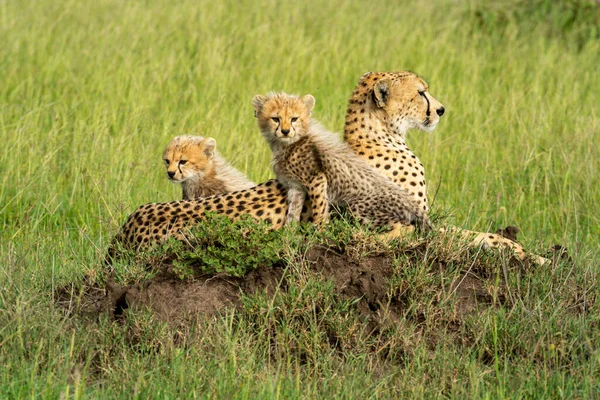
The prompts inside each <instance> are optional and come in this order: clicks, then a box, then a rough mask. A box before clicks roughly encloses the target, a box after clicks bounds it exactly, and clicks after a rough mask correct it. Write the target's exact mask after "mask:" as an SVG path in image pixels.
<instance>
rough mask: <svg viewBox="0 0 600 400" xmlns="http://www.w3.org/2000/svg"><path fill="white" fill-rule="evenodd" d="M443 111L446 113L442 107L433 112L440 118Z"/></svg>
mask: <svg viewBox="0 0 600 400" xmlns="http://www.w3.org/2000/svg"><path fill="white" fill-rule="evenodd" d="M444 111H446V109H445V108H444V107H440V108H438V109H437V110H435V112H436V113H437V115H439V116H440V117H441V116H442V115H444Z"/></svg>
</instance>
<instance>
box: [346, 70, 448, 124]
mask: <svg viewBox="0 0 600 400" xmlns="http://www.w3.org/2000/svg"><path fill="white" fill-rule="evenodd" d="M358 90H359V91H361V92H363V91H364V92H366V93H365V94H366V102H365V103H366V106H367V107H368V108H370V109H371V110H373V111H375V112H376V113H377V114H378V115H379V116H380V118H381V120H382V122H383V123H384V124H385V125H387V126H388V127H389V128H391V129H392V131H394V132H396V133H398V134H401V135H403V134H404V133H405V132H406V131H407V130H408V129H411V128H416V129H420V130H423V131H427V132H431V131H433V130H434V129H435V127H436V126H437V124H438V122H439V121H440V117H441V116H442V115H444V111H445V110H444V106H443V105H442V104H441V103H440V102H439V101H438V100H437V99H436V98H435V97H433V96H432V95H431V93H429V86H428V85H427V83H426V82H425V81H424V80H423V79H421V78H420V77H419V76H417V75H416V74H413V73H412V72H406V71H403V72H369V73H366V74H365V75H363V76H362V77H361V78H360V81H359V83H358Z"/></svg>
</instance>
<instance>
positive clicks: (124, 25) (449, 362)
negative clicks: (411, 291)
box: [0, 0, 600, 398]
mask: <svg viewBox="0 0 600 400" xmlns="http://www.w3.org/2000/svg"><path fill="white" fill-rule="evenodd" d="M486 3H487V2H484V1H482V0H481V1H477V0H473V1H465V2H455V1H450V0H447V1H445V0H439V1H434V2H420V1H404V2H399V3H398V4H390V2H388V1H383V0H374V1H368V2H367V1H353V2H343V1H338V0H334V1H330V2H317V1H308V2H297V4H291V3H289V2H276V1H269V0H255V1H246V0H241V1H235V2H234V1H222V2H221V1H192V0H183V1H179V2H171V1H166V0H155V1H149V0H148V1H128V2H124V1H116V0H97V1H74V0H64V1H50V0H39V1H30V0H23V1H3V2H0V71H1V73H0V76H1V80H0V81H1V84H0V142H1V143H2V146H0V182H1V183H0V239H1V244H0V260H1V261H0V365H2V366H3V367H2V369H1V370H0V393H3V394H5V395H6V396H7V397H17V398H18V397H31V396H34V395H35V396H39V397H50V398H54V397H58V396H59V395H61V394H63V393H65V394H69V395H73V396H75V397H80V396H81V397H86V396H90V397H94V396H96V397H97V396H99V395H100V394H105V395H109V396H114V397H119V396H121V397H127V398H129V397H131V396H133V395H135V396H137V397H140V398H146V397H148V396H157V397H162V395H165V396H167V395H168V396H171V397H178V396H179V397H188V396H189V397H192V396H199V397H200V396H206V397H210V396H233V397H242V398H243V397H257V396H260V397H263V396H266V397H278V396H279V397H301V396H308V397H320V396H327V397H329V396H331V397H340V398H357V397H369V396H374V397H386V396H397V395H406V396H409V395H411V396H412V395H415V396H417V397H432V396H437V395H443V396H450V397H454V396H456V397H471V396H475V397H486V396H489V397H491V398H496V397H549V396H562V397H575V398H586V397H588V398H589V397H594V396H598V390H599V389H598V382H597V381H596V377H597V376H599V375H598V374H599V368H598V365H599V361H600V359H599V357H600V356H599V353H598V351H597V344H596V343H598V341H597V340H596V341H594V339H598V332H599V330H598V309H597V307H595V306H594V307H592V308H591V309H590V311H589V312H587V313H584V314H581V315H579V316H578V317H574V316H572V315H563V314H560V313H559V314H555V315H552V314H551V310H550V309H551V308H552V307H554V306H557V304H562V303H561V302H562V301H563V300H564V299H563V298H561V297H559V298H556V297H555V296H554V295H555V294H556V295H557V296H559V295H560V296H563V295H565V296H566V294H564V293H563V292H561V291H560V290H559V289H560V284H559V282H560V281H559V280H558V279H557V278H558V277H572V276H575V277H576V280H577V282H578V287H581V288H585V290H588V291H591V292H594V291H597V290H598V287H597V281H596V279H597V273H598V262H599V261H600V254H599V247H598V237H599V236H600V219H599V217H598V215H599V214H598V211H597V209H598V207H597V204H598V203H599V202H600V185H598V178H597V174H598V171H600V161H599V160H600V147H599V146H598V145H597V137H598V135H599V134H600V114H599V112H598V104H600V74H599V73H598V66H597V65H598V59H599V58H598V54H600V38H599V33H598V32H599V28H598V23H599V19H598V12H599V11H598V7H597V6H596V5H595V2H594V1H588V2H586V1H585V0H581V1H561V2H553V1H546V0H536V1H535V2H530V4H534V5H535V6H527V4H526V3H527V2H521V1H517V0H515V1H512V2H510V3H509V4H508V5H507V6H506V7H505V8H502V7H499V6H497V5H496V6H486ZM553 4H554V5H553ZM584 4H587V6H588V8H585V9H582V10H584V12H576V11H573V10H577V9H578V8H577V7H583V5H584ZM561 7H562V8H561ZM402 69H409V70H412V71H414V72H416V73H418V74H420V75H422V76H423V77H424V78H425V79H426V80H427V81H428V82H429V84H430V87H431V93H432V94H433V95H434V96H436V97H437V98H438V99H439V100H440V101H441V102H442V103H443V104H444V106H445V107H446V109H447V114H446V115H444V117H443V118H442V121H441V123H440V125H439V127H438V128H437V129H436V131H434V132H433V133H431V134H425V133H422V132H411V133H409V138H408V141H409V145H410V146H411V148H413V149H414V151H415V152H416V154H417V155H418V156H419V157H420V158H421V161H422V162H423V164H424V165H425V167H426V170H427V174H428V183H429V195H430V197H433V195H434V194H436V197H435V203H434V206H433V209H434V213H437V214H444V215H445V214H449V215H450V216H449V218H448V220H449V222H451V223H453V224H457V225H460V226H465V227H468V228H472V229H488V228H489V227H490V226H491V227H492V228H494V229H495V228H497V227H499V226H504V225H507V224H515V225H517V226H519V227H520V228H521V231H522V233H521V236H520V239H521V240H522V242H523V243H524V244H525V245H526V247H528V248H532V249H536V250H538V251H542V250H544V249H547V248H549V247H550V245H552V244H555V243H560V244H562V245H564V246H566V247H567V248H568V250H569V252H570V254H571V255H572V256H573V257H574V260H575V267H573V268H570V267H569V268H567V267H564V269H561V268H557V269H555V270H552V271H548V274H553V276H552V277H551V278H552V279H550V278H548V279H550V280H544V279H543V275H544V271H540V272H538V273H537V275H535V276H534V277H533V278H531V279H529V280H525V281H523V282H520V284H522V285H523V284H527V285H529V286H527V288H528V289H527V288H520V290H523V293H527V296H529V297H527V298H528V299H529V301H530V302H531V303H527V302H524V304H526V305H523V307H521V306H518V307H517V306H514V307H512V308H509V309H507V310H502V309H500V310H492V311H490V315H487V316H486V319H485V320H484V322H485V323H487V325H485V326H484V327H482V326H483V325H477V326H476V327H474V328H473V329H483V331H482V332H481V335H482V337H481V338H480V341H476V345H474V347H473V348H468V349H466V350H465V348H464V347H460V346H458V347H456V346H454V345H448V346H441V347H439V348H433V349H431V348H427V346H426V344H424V343H421V342H416V343H415V348H414V351H413V352H412V353H411V354H410V355H408V356H407V358H406V359H405V360H404V362H402V363H396V364H394V363H389V362H384V363H380V362H378V361H374V360H373V359H372V358H370V357H369V356H368V355H366V354H360V353H359V354H351V355H348V356H346V357H338V356H333V355H331V354H328V353H327V352H324V353H320V354H319V355H318V356H316V357H315V358H314V359H312V360H311V361H310V362H308V363H305V364H301V363H298V361H297V359H296V358H294V356H293V354H291V353H285V352H284V357H283V358H282V359H280V360H277V362H275V361H273V360H272V359H270V358H269V357H268V356H267V355H266V351H267V350H266V349H265V346H264V344H261V342H260V340H258V339H260V338H261V337H260V335H258V333H257V330H256V329H255V328H253V329H250V328H248V329H244V328H245V327H247V326H246V325H245V324H249V323H250V322H248V321H247V319H245V318H249V317H247V316H239V315H234V314H231V315H225V316H223V318H220V319H217V320H214V321H213V320H211V321H206V322H205V323H204V324H199V325H198V326H197V327H195V328H194V329H197V330H199V331H201V332H203V335H201V336H202V339H201V340H195V341H194V343H193V345H192V344H189V345H184V346H179V345H176V344H174V343H173V340H172V339H171V336H170V333H169V332H168V329H167V328H166V327H164V326H162V325H161V324H159V323H156V322H155V321H152V320H151V317H150V316H146V315H142V316H136V318H134V319H133V320H131V321H129V322H128V323H130V324H138V326H137V327H136V329H137V330H135V331H136V332H139V335H140V337H139V338H137V339H136V340H137V341H138V343H139V346H141V347H144V346H150V347H151V349H145V348H140V347H139V346H138V347H137V348H136V347H132V345H131V341H132V339H131V338H130V337H126V334H127V332H130V331H131V329H125V328H123V327H119V326H116V324H111V323H109V322H108V321H104V320H102V321H99V322H98V324H96V325H89V324H84V322H82V321H78V320H75V319H64V318H63V317H62V313H61V311H59V310H57V309H56V308H55V307H54V305H53V289H54V288H56V287H57V286H60V285H62V284H65V283H67V282H70V281H72V280H81V279H82V277H83V276H84V274H91V275H92V276H95V275H97V274H98V271H100V270H101V268H102V267H101V261H102V259H103V257H104V252H105V250H106V247H107V245H108V243H109V241H110V239H111V237H112V235H113V234H114V233H115V232H116V230H117V229H118V227H119V226H120V224H121V223H123V221H124V220H125V218H126V216H127V215H128V214H129V213H130V212H131V211H132V210H134V209H135V208H136V207H137V206H138V205H139V204H142V203H147V202H151V201H167V200H171V199H175V198H178V197H179V196H180V192H179V188H178V187H176V186H174V185H171V184H169V183H168V182H167V180H166V179H165V177H164V167H163V165H162V160H161V154H162V150H163V149H164V146H166V144H167V143H168V142H169V140H170V139H171V138H172V137H173V136H176V135H179V134H190V133H196V134H201V135H204V136H212V137H215V138H216V139H217V142H218V148H219V149H220V151H221V153H222V154H223V155H224V156H226V157H227V158H228V159H229V160H231V161H232V162H233V164H235V165H236V166H237V167H239V168H240V169H242V170H244V171H246V172H247V173H248V175H249V176H250V177H251V178H252V179H253V180H255V181H263V180H266V179H267V178H269V177H272V176H273V174H272V172H271V170H270V166H269V161H270V160H269V157H270V151H269V149H268V147H267V146H266V145H265V143H264V140H263V139H262V137H261V135H260V134H259V131H258V129H257V127H256V124H255V121H254V118H253V116H252V107H251V99H252V96H253V95H255V94H257V93H265V92H267V91H269V90H285V91H287V92H292V93H299V94H305V93H311V94H313V95H314V96H315V97H316V99H317V105H316V110H315V112H314V116H315V117H316V118H317V119H319V120H320V121H321V122H323V123H324V124H325V125H326V126H327V127H329V128H331V129H332V130H335V131H338V132H340V133H341V130H342V128H343V121H344V113H345V109H346V105H347V100H348V98H349V96H350V93H351V92H352V90H353V87H354V85H355V83H356V81H357V80H358V78H359V76H360V75H361V74H363V73H364V72H367V71H376V70H402ZM416 268H417V269H418V266H417V267H416ZM415 273H416V272H415ZM406 280H407V281H410V279H409V277H407V278H406ZM544 282H545V283H544ZM319 285H323V290H326V289H327V285H326V283H322V282H321V283H319ZM557 285H558V286H557ZM561 290H562V289H561ZM317 292H318V291H317ZM321 295H322V296H326V292H325V294H321ZM523 296H525V294H523ZM284 300H285V299H283V300H282V301H284ZM256 301H261V300H260V299H258V300H256ZM265 301H266V300H265ZM290 301H291V300H290ZM323 302H324V304H326V303H327V298H326V297H325V298H324V300H323ZM534 305H535V307H534ZM338 306H339V307H343V306H344V305H343V304H342V305H336V307H338ZM265 307H266V306H265ZM289 307H292V306H289ZM515 307H517V308H515ZM519 307H521V308H519ZM536 307H537V308H536ZM538 309H539V310H541V309H544V310H545V312H544V313H542V312H541V311H540V314H537V315H536V314H535V312H532V311H531V310H538ZM557 310H559V311H561V312H562V311H565V310H566V308H565V307H558V308H557ZM334 311H335V313H337V314H336V315H341V314H343V312H344V310H343V309H342V310H333V311H332V312H334ZM556 312H557V313H558V311H556ZM565 312H566V311H565ZM503 313H508V314H509V315H508V316H507V315H505V314H503ZM244 315H245V314H244ZM539 316H543V317H549V316H552V319H551V320H550V321H549V322H548V324H547V325H545V324H544V323H543V322H544V321H543V320H536V321H537V322H536V323H535V324H533V326H534V327H535V329H537V331H536V332H535V333H536V335H538V336H535V335H534V336H527V335H526V332H527V331H528V329H529V328H530V327H531V326H532V322H531V321H532V318H533V319H535V318H536V317H539ZM561 321H565V324H566V325H562V324H561ZM314 323H315V324H316V323H317V322H314ZM482 324H483V322H482ZM488 328H489V329H488ZM317 331H318V330H317ZM478 334H479V332H478ZM257 335H258V336H257ZM524 335H525V336H524ZM561 335H562V336H561ZM402 337H404V336H402ZM407 337H408V336H407ZM523 337H526V340H525V339H523ZM532 337H534V338H537V339H539V345H538V348H539V346H542V347H543V346H544V345H545V346H546V347H545V349H546V350H547V352H548V353H544V354H545V356H544V357H542V360H541V361H540V360H539V359H536V358H535V357H533V356H531V357H530V356H528V355H527V351H529V350H531V351H532V352H533V351H534V350H533V349H528V348H523V346H522V345H520V344H519V340H522V339H523V340H524V341H523V343H526V344H528V345H529V344H530V345H531V346H532V347H535V345H536V343H535V342H534V341H532V339H531V338H532ZM561 337H563V338H565V340H564V341H562V342H561ZM549 338H554V339H552V340H550V339H549ZM314 340H315V341H316V342H315V343H318V342H319V341H318V338H316V339H314ZM157 343H158V344H160V345H159V346H158V349H157V346H156V345H157ZM582 343H583V344H582ZM580 345H581V346H583V347H582V348H584V349H585V351H580V352H579V353H578V351H579V350H580V347H578V346H580ZM561 346H563V347H561ZM565 346H566V347H565ZM569 346H570V347H569ZM308 347H309V346H307V348H308ZM515 348H516V350H515ZM483 349H492V350H493V351H496V352H499V353H500V354H501V355H502V356H501V357H495V358H494V360H495V361H494V362H493V363H492V364H485V363H483V362H482V361H481V359H482V358H481V356H480V354H479V352H481V351H483ZM551 349H562V350H560V351H563V353H561V354H564V352H567V353H568V354H569V358H568V361H565V360H567V359H566V358H564V359H562V358H560V357H561V354H558V353H557V354H555V356H556V360H557V361H556V362H555V363H552V362H550V361H548V358H547V357H550V353H549V352H550V351H551ZM565 349H567V350H565ZM569 349H576V350H577V351H575V350H573V352H572V353H570V352H569V351H570V350H569ZM578 349H579V350H578ZM493 351H492V353H493ZM552 351H554V350H552ZM556 351H557V352H558V351H559V350H556ZM506 354H512V356H511V357H508V356H506Z"/></svg>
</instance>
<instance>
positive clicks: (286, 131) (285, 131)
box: [281, 129, 290, 136]
mask: <svg viewBox="0 0 600 400" xmlns="http://www.w3.org/2000/svg"><path fill="white" fill-rule="evenodd" d="M281 133H283V135H284V136H287V135H288V133H290V130H289V129H282V130H281Z"/></svg>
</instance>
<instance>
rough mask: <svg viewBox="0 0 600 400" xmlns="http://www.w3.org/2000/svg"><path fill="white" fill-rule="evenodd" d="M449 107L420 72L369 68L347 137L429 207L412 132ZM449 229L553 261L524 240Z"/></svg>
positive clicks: (351, 109) (352, 105) (353, 101)
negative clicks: (533, 250) (522, 242)
mask: <svg viewBox="0 0 600 400" xmlns="http://www.w3.org/2000/svg"><path fill="white" fill-rule="evenodd" d="M444 112H445V109H444V106H443V105H442V104H441V103H440V102H439V101H438V100H436V99H435V98H434V97H433V96H432V95H431V94H430V93H429V87H428V85H427V83H426V82H425V81H424V80H423V79H422V78H420V77H419V76H417V75H416V74H414V73H412V72H408V71H401V72H368V73H366V74H364V75H363V76H362V77H361V78H360V79H359V81H358V85H357V86H356V88H355V89H354V91H353V92H352V97H351V98H350V101H349V105H348V110H347V113H346V123H345V128H344V139H345V141H346V142H347V143H348V144H349V145H350V147H351V148H352V149H353V150H354V152H356V154H358V155H359V156H360V157H362V158H364V159H365V160H366V161H367V162H368V163H369V164H371V165H372V166H374V167H375V168H377V169H378V170H379V171H380V172H381V173H382V174H384V175H385V176H386V177H387V178H388V179H390V180H391V181H392V182H394V183H396V184H398V185H399V186H401V187H403V188H404V189H406V190H407V191H408V192H410V193H412V195H413V196H414V197H415V199H416V200H417V201H418V202H419V204H420V206H421V207H422V208H423V210H425V211H428V209H429V205H428V202H427V185H426V181H425V168H424V167H423V164H422V163H421V161H420V160H419V159H418V158H417V156H416V155H415V154H414V153H413V152H412V151H411V150H410V149H409V148H408V146H407V145H406V132H407V131H408V130H409V129H411V128H417V129H421V130H424V131H432V130H433V129H435V127H436V126H437V124H438V122H439V119H440V117H441V116H442V115H444ZM449 232H453V233H458V234H459V235H460V236H462V237H463V238H465V239H468V240H470V241H471V243H472V244H473V245H474V246H484V247H488V248H510V249H512V250H513V251H514V253H515V254H516V255H517V257H519V258H520V259H521V260H523V259H526V258H531V259H533V260H534V261H535V262H536V263H538V264H540V265H541V264H544V263H546V262H547V261H548V260H546V259H545V258H543V257H539V256H537V255H533V254H528V253H526V252H525V250H524V249H523V247H522V246H521V245H520V244H519V243H517V242H515V241H512V240H510V239H507V238H504V237H502V236H500V235H497V234H493V233H487V232H473V231H469V230H463V229H459V228H456V227H447V228H441V229H440V233H442V234H444V235H445V234H447V233H449Z"/></svg>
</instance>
